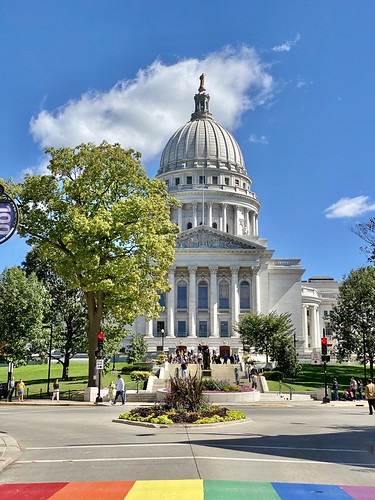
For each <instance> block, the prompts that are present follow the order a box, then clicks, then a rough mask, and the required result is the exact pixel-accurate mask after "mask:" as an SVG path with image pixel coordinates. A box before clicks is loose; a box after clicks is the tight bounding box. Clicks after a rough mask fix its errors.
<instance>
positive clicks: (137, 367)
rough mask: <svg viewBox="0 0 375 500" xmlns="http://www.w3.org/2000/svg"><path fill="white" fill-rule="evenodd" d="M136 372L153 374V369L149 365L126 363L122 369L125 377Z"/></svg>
mask: <svg viewBox="0 0 375 500" xmlns="http://www.w3.org/2000/svg"><path fill="white" fill-rule="evenodd" d="M135 371H144V372H151V371H152V367H151V366H150V365H149V364H148V363H125V364H124V366H123V367H122V369H121V373H122V374H123V375H129V374H131V373H132V372H135Z"/></svg>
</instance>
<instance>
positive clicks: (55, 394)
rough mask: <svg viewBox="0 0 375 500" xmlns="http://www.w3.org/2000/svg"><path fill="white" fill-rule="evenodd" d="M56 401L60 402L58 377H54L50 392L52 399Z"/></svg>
mask: <svg viewBox="0 0 375 500" xmlns="http://www.w3.org/2000/svg"><path fill="white" fill-rule="evenodd" d="M55 399H56V401H57V402H58V403H59V402H60V384H59V379H55V381H54V383H53V393H52V401H54V400H55Z"/></svg>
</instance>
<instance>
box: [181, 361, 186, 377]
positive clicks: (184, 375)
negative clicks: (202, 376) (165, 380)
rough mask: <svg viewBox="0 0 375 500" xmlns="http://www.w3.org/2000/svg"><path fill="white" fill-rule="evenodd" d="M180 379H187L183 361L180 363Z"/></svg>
mask: <svg viewBox="0 0 375 500" xmlns="http://www.w3.org/2000/svg"><path fill="white" fill-rule="evenodd" d="M181 377H182V378H186V377H187V364H186V363H185V361H183V362H182V363H181Z"/></svg>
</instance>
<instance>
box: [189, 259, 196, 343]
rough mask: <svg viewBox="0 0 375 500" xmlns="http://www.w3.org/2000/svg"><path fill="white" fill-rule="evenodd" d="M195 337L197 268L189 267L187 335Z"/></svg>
mask: <svg viewBox="0 0 375 500" xmlns="http://www.w3.org/2000/svg"><path fill="white" fill-rule="evenodd" d="M196 336H197V267H196V266H194V267H190V266H189V335H188V337H196Z"/></svg>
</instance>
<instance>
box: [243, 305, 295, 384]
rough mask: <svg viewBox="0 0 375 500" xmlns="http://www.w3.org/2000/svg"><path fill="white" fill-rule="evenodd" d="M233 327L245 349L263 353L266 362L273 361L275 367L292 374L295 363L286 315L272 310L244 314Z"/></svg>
mask: <svg viewBox="0 0 375 500" xmlns="http://www.w3.org/2000/svg"><path fill="white" fill-rule="evenodd" d="M236 330H237V331H238V332H239V334H240V336H241V340H242V343H243V345H244V348H245V349H246V350H247V351H250V350H252V351H253V352H255V353H257V354H265V356H266V361H267V362H268V361H269V359H271V360H272V361H276V363H277V366H278V368H279V369H280V370H281V371H283V373H284V374H285V375H287V376H294V375H296V373H297V371H298V363H297V354H296V351H295V349H294V345H293V340H294V339H293V333H294V327H293V323H292V321H291V318H290V314H288V313H282V314H277V313H276V312H275V311H273V312H271V313H270V314H260V313H250V314H244V315H243V316H242V317H241V319H240V321H239V323H238V325H237V327H236Z"/></svg>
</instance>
